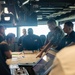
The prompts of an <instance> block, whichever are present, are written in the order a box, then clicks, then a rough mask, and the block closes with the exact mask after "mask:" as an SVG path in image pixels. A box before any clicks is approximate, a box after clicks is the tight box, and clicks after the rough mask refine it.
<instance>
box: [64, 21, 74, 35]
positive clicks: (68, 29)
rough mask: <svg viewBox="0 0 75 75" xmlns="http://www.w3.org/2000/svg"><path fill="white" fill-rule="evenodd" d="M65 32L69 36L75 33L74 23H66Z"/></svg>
mask: <svg viewBox="0 0 75 75" xmlns="http://www.w3.org/2000/svg"><path fill="white" fill-rule="evenodd" d="M63 30H64V32H65V33H67V34H69V33H70V32H72V31H73V23H72V22H71V21H67V22H65V24H64V28H63Z"/></svg>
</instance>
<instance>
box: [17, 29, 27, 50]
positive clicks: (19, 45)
mask: <svg viewBox="0 0 75 75" xmlns="http://www.w3.org/2000/svg"><path fill="white" fill-rule="evenodd" d="M22 32H23V35H22V36H21V37H20V38H19V40H18V47H19V48H18V50H19V51H22V50H23V46H22V42H23V38H24V37H25V36H26V29H25V28H24V29H23V31H22Z"/></svg>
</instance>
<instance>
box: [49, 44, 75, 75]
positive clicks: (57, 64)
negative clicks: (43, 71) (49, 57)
mask: <svg viewBox="0 0 75 75" xmlns="http://www.w3.org/2000/svg"><path fill="white" fill-rule="evenodd" d="M49 75H75V45H74V46H70V47H65V48H64V49H62V50H61V51H60V52H58V53H57V54H56V58H55V59H54V62H53V68H52V70H51V72H50V73H49Z"/></svg>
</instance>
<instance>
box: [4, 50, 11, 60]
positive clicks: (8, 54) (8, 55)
mask: <svg viewBox="0 0 75 75" xmlns="http://www.w3.org/2000/svg"><path fill="white" fill-rule="evenodd" d="M5 55H6V57H7V59H10V58H12V55H11V52H10V50H8V51H5Z"/></svg>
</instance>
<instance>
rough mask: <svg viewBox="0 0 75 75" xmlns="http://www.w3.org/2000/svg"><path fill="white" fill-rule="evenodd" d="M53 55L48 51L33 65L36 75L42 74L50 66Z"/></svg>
mask: <svg viewBox="0 0 75 75" xmlns="http://www.w3.org/2000/svg"><path fill="white" fill-rule="evenodd" d="M54 57H55V56H54V55H52V54H50V53H47V54H46V55H44V56H43V57H42V58H41V59H40V60H39V61H38V62H37V64H36V65H35V66H34V67H33V70H34V72H35V73H36V74H37V75H38V74H40V75H44V73H45V72H46V71H47V70H48V69H49V68H50V67H51V65H52V63H53V59H54Z"/></svg>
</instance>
